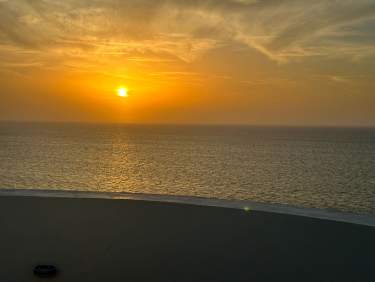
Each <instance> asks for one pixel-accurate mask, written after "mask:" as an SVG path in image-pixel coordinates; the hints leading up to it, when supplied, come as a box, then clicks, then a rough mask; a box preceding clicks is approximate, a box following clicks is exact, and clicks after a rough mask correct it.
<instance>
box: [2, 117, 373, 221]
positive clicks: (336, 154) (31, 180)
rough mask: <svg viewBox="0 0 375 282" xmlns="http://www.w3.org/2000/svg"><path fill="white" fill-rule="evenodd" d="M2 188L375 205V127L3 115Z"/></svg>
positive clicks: (362, 209)
mask: <svg viewBox="0 0 375 282" xmlns="http://www.w3.org/2000/svg"><path fill="white" fill-rule="evenodd" d="M0 188H8V189H9V188H23V189H25V188H26V189H64V190H83V191H125V192H134V193H154V194H172V195H187V196H202V197H209V198H222V199H246V200H253V201H258V202H266V203H282V204H288V205H292V206H298V207H315V208H325V209H334V210H341V211H349V212H357V213H367V214H375V129H365V128H361V129H359V128H357V129H355V128H287V127H247V126H169V125H168V126H167V125H165V126H162V125H103V124H54V123H0Z"/></svg>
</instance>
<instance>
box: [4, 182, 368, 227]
mask: <svg viewBox="0 0 375 282" xmlns="http://www.w3.org/2000/svg"><path fill="white" fill-rule="evenodd" d="M0 196H24V197H53V198H95V199H127V200H139V201H151V202H166V203H178V204H189V205H197V206H211V207H222V208H231V209H241V210H247V211H251V210H255V211H263V212H271V213H279V214H289V215H297V216H305V217H310V218H317V219H324V220H331V221H338V222H346V223H352V224H360V225H367V226H372V227H375V216H371V215H364V214H354V213H346V212H339V211H331V210H323V209H314V208H299V207H292V206H288V205H282V204H266V203H257V202H253V201H246V200H222V199H210V198H202V197H190V196H175V195H155V194H142V193H127V192H94V191H70V190H38V189H0Z"/></svg>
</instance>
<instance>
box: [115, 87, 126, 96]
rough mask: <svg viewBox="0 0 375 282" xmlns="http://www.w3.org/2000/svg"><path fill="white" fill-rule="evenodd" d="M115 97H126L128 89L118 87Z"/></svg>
mask: <svg viewBox="0 0 375 282" xmlns="http://www.w3.org/2000/svg"><path fill="white" fill-rule="evenodd" d="M117 96H119V97H128V89H126V88H125V87H119V88H118V89H117Z"/></svg>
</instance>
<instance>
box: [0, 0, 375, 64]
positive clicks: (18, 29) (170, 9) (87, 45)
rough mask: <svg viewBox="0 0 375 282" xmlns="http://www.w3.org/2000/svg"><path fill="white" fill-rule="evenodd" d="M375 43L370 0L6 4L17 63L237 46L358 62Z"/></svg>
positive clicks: (32, 0) (1, 20)
mask: <svg viewBox="0 0 375 282" xmlns="http://www.w3.org/2000/svg"><path fill="white" fill-rule="evenodd" d="M373 38H375V2H374V1H371V0H356V1H353V0H341V1H334V0H332V1H327V0H316V1H309V0H305V1H303V0H299V1H296V0H283V1H275V0H257V1H254V0H250V1H247V0H236V1H235V0H232V1H230V0H217V1H194V0H190V1H171V0H164V1H146V0H137V1H135V0H131V1H118V0H116V1H115V0H108V1H101V0H92V1H77V0H67V1H57V0H28V1H27V0H14V1H1V2H0V47H1V50H0V52H3V54H5V53H4V52H6V49H7V48H8V47H9V46H13V47H14V49H13V51H12V55H13V56H14V57H15V60H17V58H18V57H17V56H19V52H22V51H23V50H29V51H32V52H34V53H35V57H34V60H35V58H39V60H40V64H42V65H43V64H48V60H50V58H51V57H55V58H63V59H61V60H65V59H67V60H71V59H74V58H79V59H82V58H85V57H89V56H93V55H95V56H97V57H98V61H101V60H104V59H105V58H106V60H107V59H108V58H109V57H121V56H129V57H137V58H138V61H140V60H144V61H145V60H147V58H148V56H149V55H150V54H152V58H153V59H154V60H170V59H171V58H174V59H176V60H181V61H183V62H186V63H190V62H193V61H195V60H196V59H197V58H200V57H201V56H202V55H204V54H206V53H207V52H210V50H213V49H216V48H220V47H223V46H232V45H236V44H237V45H238V44H240V45H243V46H246V47H247V48H249V50H257V51H258V52H259V53H260V54H262V55H263V56H265V57H267V58H269V59H271V60H272V61H275V62H284V63H286V62H293V61H295V60H303V59H305V58H310V57H317V56H318V57H321V58H333V57H342V58H344V59H347V60H353V59H362V58H367V57H371V56H374V55H375V47H374V46H375V44H374V39H373ZM8 49H9V48H8ZM134 54H136V55H134ZM56 60H57V61H58V59H56ZM56 60H55V61H56ZM26 64H27V63H26ZM40 64H39V65H40Z"/></svg>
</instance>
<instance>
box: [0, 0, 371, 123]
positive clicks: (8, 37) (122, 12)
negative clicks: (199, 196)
mask: <svg viewBox="0 0 375 282" xmlns="http://www.w3.org/2000/svg"><path fill="white" fill-rule="evenodd" d="M119 87H125V88H126V89H127V90H128V96H127V97H119V96H118V95H117V92H116V89H118V88H119ZM0 120H12V121H78V122H124V123H174V124H175V123H177V124H178V123H182V124H184V123H189V124H190V123H193V124H194V123H204V124H207V123H208V124H210V123H213V124H254V125H327V126H375V1H374V0H314V1H311V0H216V1H213V0H186V1H183V0H180V1H178V0H175V1H172V0H160V1H154V0H150V1H148V0H127V1H121V0H105V1H104V0H64V1H60V0H0Z"/></svg>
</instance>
